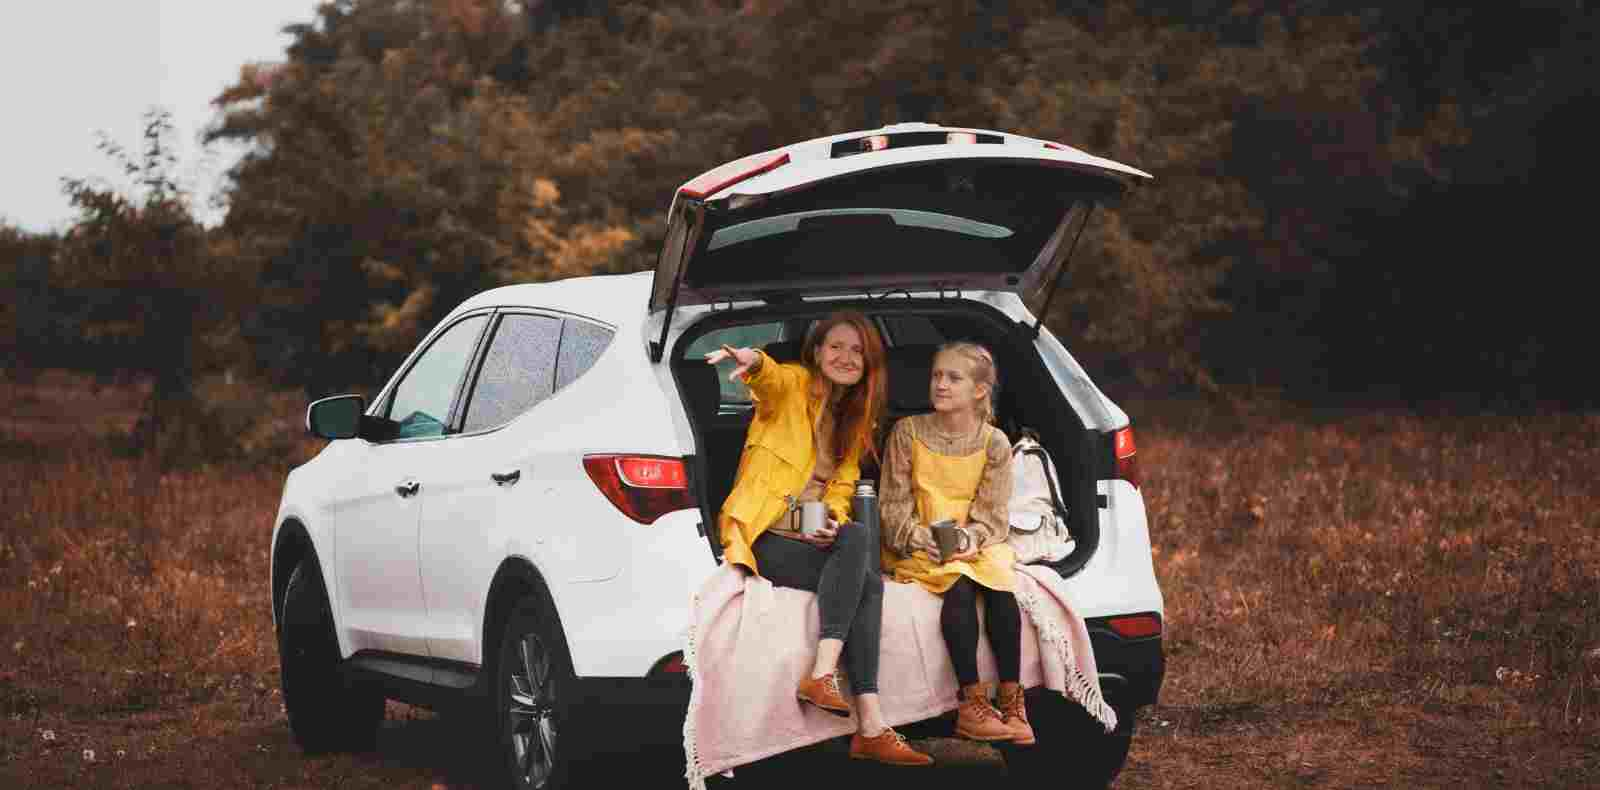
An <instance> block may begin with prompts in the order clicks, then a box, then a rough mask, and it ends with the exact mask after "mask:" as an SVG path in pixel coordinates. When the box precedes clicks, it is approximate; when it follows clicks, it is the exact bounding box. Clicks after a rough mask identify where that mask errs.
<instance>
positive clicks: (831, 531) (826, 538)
mask: <svg viewBox="0 0 1600 790" xmlns="http://www.w3.org/2000/svg"><path fill="white" fill-rule="evenodd" d="M838 538H839V522H837V521H834V520H833V519H831V518H830V519H828V522H827V523H826V524H823V525H822V528H821V529H819V530H817V534H815V535H811V536H809V537H808V536H807V535H806V534H805V533H804V532H802V533H800V539H801V540H803V541H805V542H807V543H810V544H811V545H813V546H816V547H817V548H819V549H827V548H832V547H833V542H834V541H835V540H837V539H838Z"/></svg>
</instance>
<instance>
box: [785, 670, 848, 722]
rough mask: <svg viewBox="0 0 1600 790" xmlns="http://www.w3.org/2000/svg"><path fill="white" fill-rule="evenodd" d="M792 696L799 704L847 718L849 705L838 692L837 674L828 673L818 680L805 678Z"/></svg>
mask: <svg viewBox="0 0 1600 790" xmlns="http://www.w3.org/2000/svg"><path fill="white" fill-rule="evenodd" d="M794 695H795V696H796V697H797V698H799V700H800V701H801V702H809V703H811V704H812V705H815V706H817V707H819V708H821V709H823V710H825V711H827V712H829V713H832V714H833V715H835V716H849V715H850V703H848V702H846V701H845V699H844V694H842V693H840V692H839V673H838V672H837V671H835V672H829V673H828V674H826V675H823V676H822V677H820V678H814V677H809V676H807V677H806V678H805V679H804V680H802V681H800V688H799V689H796V690H795V693H794Z"/></svg>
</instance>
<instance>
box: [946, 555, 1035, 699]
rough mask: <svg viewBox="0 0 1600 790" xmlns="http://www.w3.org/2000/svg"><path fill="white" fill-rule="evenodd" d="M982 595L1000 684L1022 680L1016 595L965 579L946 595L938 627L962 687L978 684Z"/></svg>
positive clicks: (1020, 619)
mask: <svg viewBox="0 0 1600 790" xmlns="http://www.w3.org/2000/svg"><path fill="white" fill-rule="evenodd" d="M980 594H981V595H982V596H983V608H984V615H985V617H984V618H983V631H984V633H986V634H988V635H989V647H990V648H992V649H993V650H994V663H995V669H996V670H997V671H998V672H999V673H1000V682H1002V683H1008V682H1009V683H1015V682H1017V680H1018V679H1019V678H1021V677H1022V612H1021V611H1019V610H1018V609H1017V596H1016V595H1015V594H1013V593H1009V592H1002V591H1000V590H991V589H989V588H988V587H984V586H983V585H981V584H978V583H977V582H975V581H973V580H971V579H969V578H967V577H965V576H962V577H961V578H960V579H958V580H957V581H956V583H955V585H954V586H952V587H951V588H950V589H948V590H946V591H945V593H944V608H943V609H941V610H939V627H940V629H941V630H942V631H944V644H945V647H947V648H949V650H950V663H952V664H955V665H956V680H957V681H959V682H960V683H961V686H962V687H963V688H965V687H967V686H970V685H972V684H974V683H977V682H978V596H979V595H980Z"/></svg>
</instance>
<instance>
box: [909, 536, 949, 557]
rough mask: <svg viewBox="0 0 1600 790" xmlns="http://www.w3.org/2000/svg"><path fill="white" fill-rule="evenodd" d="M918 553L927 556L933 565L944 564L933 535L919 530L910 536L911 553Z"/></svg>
mask: <svg viewBox="0 0 1600 790" xmlns="http://www.w3.org/2000/svg"><path fill="white" fill-rule="evenodd" d="M918 551H920V552H922V553H923V554H926V555H928V559H930V560H933V564H934V565H940V564H943V563H944V559H943V558H941V557H940V556H939V542H938V541H936V540H934V539H933V534H932V533H930V532H928V531H927V530H920V531H918V532H917V533H915V534H913V535H912V536H911V552H912V553H913V554H915V553H916V552H918Z"/></svg>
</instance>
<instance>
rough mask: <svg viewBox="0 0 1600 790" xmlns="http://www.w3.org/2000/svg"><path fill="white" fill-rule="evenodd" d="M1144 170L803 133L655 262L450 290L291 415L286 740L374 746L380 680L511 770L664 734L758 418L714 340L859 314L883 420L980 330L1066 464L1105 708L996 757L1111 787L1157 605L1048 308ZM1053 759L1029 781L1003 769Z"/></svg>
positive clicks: (1110, 446)
mask: <svg viewBox="0 0 1600 790" xmlns="http://www.w3.org/2000/svg"><path fill="white" fill-rule="evenodd" d="M1145 178H1148V176H1147V175H1146V174H1145V173H1142V172H1140V171H1138V170H1135V169H1133V168H1131V167H1127V166H1125V165H1122V164H1118V163H1116V162H1112V161H1109V160H1105V159H1100V158H1098V157H1094V156H1090V155H1088V154H1085V153H1083V152H1081V151H1078V150H1076V149H1073V148H1069V147H1066V146H1063V145H1060V144H1057V143H1053V142H1047V141H1041V140H1037V139H1031V138H1026V137H1020V136H1016V135H1010V134H1003V133H998V132H990V131H984V130H976V129H950V128H944V127H938V126H931V125H927V124H900V125H895V126H889V127H886V128H882V129H877V130H873V131H868V132H855V133H850V134H843V135H836V136H832V137H826V138H819V139H816V140H809V141H806V142H802V143H796V144H794V145H790V146H787V147H784V148H780V149H776V150H773V151H768V152H765V153H762V154H757V155H754V156H750V157H746V158H744V159H740V160H737V161H735V162H731V163H729V164H726V165H723V166H721V167H718V168H715V169H713V170H711V171H709V172H707V173H705V174H703V175H701V176H699V177H697V178H695V179H693V180H691V181H689V182H688V183H687V184H685V185H684V186H683V187H681V188H680V189H679V190H678V191H677V193H676V194H675V195H674V196H673V200H672V205H671V211H670V225H669V229H668V234H667V241H666V244H665V248H664V249H663V250H662V252H661V257H660V260H659V265H658V267H657V268H656V270H655V271H654V272H653V273H648V272H647V273H640V274H632V275H617V276H601V277H585V278H575V279H569V280H563V281H559V282H550V283H542V284H532V285H515V286H509V287H504V288H496V289H494V290H491V291H487V292H485V293H482V294H479V295H477V296H475V297H473V298H471V299H468V300H467V301H466V302H465V303H464V304H462V305H460V306H459V307H457V308H456V309H455V310H454V311H452V312H451V313H450V315H449V316H448V317H446V318H445V319H444V321H442V322H441V323H440V324H439V325H438V326H437V327H435V328H434V329H433V331H431V332H430V333H429V334H428V336H427V337H426V339H424V340H423V342H422V343H421V344H420V345H419V346H418V347H417V349H416V350H415V351H413V352H412V354H411V355H410V357H409V358H408V359H407V360H406V361H405V364H403V365H402V366H401V367H400V369H399V371H398V372H397V373H396V374H395V375H394V377H393V378H392V379H391V380H390V381H389V382H388V384H387V385H385V386H384V387H383V389H382V390H381V391H379V393H378V395H377V397H376V398H374V399H373V400H372V402H371V403H370V404H369V403H367V402H366V401H365V400H364V399H363V398H362V397H361V396H358V395H344V396H339V397H334V398H326V399H323V400H319V401H317V402H315V403H313V404H311V406H310V408H309V409H308V411H307V415H306V421H307V428H308V429H309V430H310V431H311V432H313V433H315V434H316V435H319V436H322V437H325V438H328V439H331V440H333V441H331V442H330V443H329V444H328V445H327V447H326V448H324V449H323V450H322V452H321V453H319V454H318V455H317V456H316V457H315V458H313V459H312V460H311V461H309V462H307V463H306V464H304V465H303V466H300V467H298V468H296V469H294V470H293V471H291V472H290V473H289V476H288V480H287V482H286V483H285V485H284V491H283V499H282V503H281V504H280V506H279V510H278V513H277V517H276V521H275V525H274V530H273V535H272V570H271V584H272V601H273V617H274V621H275V623H276V624H277V630H278V639H279V654H280V661H281V666H282V675H283V693H284V698H285V703H286V706H287V709H288V714H289V725H290V727H291V729H292V730H293V733H294V736H295V738H296V740H297V741H298V742H299V743H300V744H301V745H302V746H303V747H304V748H306V749H307V750H311V751H322V750H330V749H360V748H364V747H367V746H370V744H371V742H372V739H373V737H374V732H375V730H376V725H377V723H378V721H379V719H380V718H381V717H382V715H383V700H384V698H385V697H390V698H396V699H401V700H404V701H407V702H411V703H414V704H421V705H425V706H431V707H455V706H457V705H458V704H459V705H464V706H466V710H468V711H471V712H473V713H472V716H473V717H474V720H476V721H481V722H483V723H485V724H486V725H488V726H489V727H490V728H492V732H493V736H492V737H491V738H486V739H484V740H485V742H488V743H492V744H493V747H494V749H495V750H496V752H497V756H496V761H495V764H496V765H497V766H503V772H502V776H501V781H503V782H506V783H509V784H510V785H512V786H518V787H539V786H556V785H559V784H561V783H562V782H563V781H564V779H565V777H566V766H567V765H568V764H569V763H570V762H571V761H572V760H573V758H574V757H575V756H577V755H586V754H589V753H590V752H589V751H588V747H590V746H591V745H593V744H595V743H596V742H598V741H600V740H602V739H598V738H587V737H585V736H586V735H588V734H590V733H591V732H592V730H591V728H592V727H593V726H594V722H599V721H606V722H616V721H622V720H626V721H629V722H633V723H638V724H640V725H641V726H644V727H646V728H649V727H655V728H657V730H656V734H657V737H658V738H659V739H660V740H666V741H674V740H676V739H677V738H678V737H679V733H680V732H681V725H682V721H683V714H684V709H685V706H686V704H687V700H688V681H687V675H686V673H685V672H684V671H683V669H684V667H683V663H682V654H681V649H682V647H683V643H684V636H685V629H686V625H687V623H688V612H689V605H690V600H691V597H692V595H693V593H694V592H695V591H696V590H697V589H698V588H699V587H700V585H701V583H702V582H703V581H704V579H705V578H706V577H707V576H708V575H709V574H710V573H711V572H712V570H713V569H714V568H715V567H716V564H717V562H718V560H719V556H718V555H719V552H720V546H719V544H718V541H717V540H716V539H715V535H714V534H712V530H709V529H708V528H707V525H711V524H715V523H716V512H717V510H718V508H719V507H720V505H721V503H722V500H723V498H724V497H725V496H726V495H727V493H728V490H729V488H730V487H731V485H732V479H733V474H734V471H735V468H736V466H737V464H738V461H739V454H740V451H741V450H742V448H743V445H744V436H745V430H746V428H747V427H748V425H749V422H750V418H751V404H750V402H749V400H748V393H747V392H745V391H744V390H743V389H742V387H740V386H739V385H737V384H735V383H732V382H729V381H728V380H727V378H726V376H720V375H718V372H717V370H716V369H714V368H712V367H711V366H708V365H706V364H705V363H704V362H703V361H702V354H703V353H704V352H705V351H707V350H710V349H713V348H716V347H717V346H718V345H719V344H722V343H731V344H734V345H765V346H766V348H767V350H768V351H769V353H772V354H773V355H774V356H775V357H776V358H779V359H780V360H782V359H785V358H790V359H792V358H795V357H797V356H798V348H797V347H796V346H797V344H798V343H799V340H798V339H799V338H801V337H803V336H804V332H805V329H806V327H807V325H808V324H809V322H811V321H814V320H816V319H818V318H820V317H822V316H824V315H826V314H827V313H828V312H830V311H832V310H835V309H838V308H842V307H851V308H855V309H858V310H861V311H863V312H865V313H866V314H867V315H868V316H869V317H870V318H871V319H872V320H873V321H875V322H876V323H877V325H878V327H879V329H880V330H881V332H882V334H883V336H884V338H885V341H886V343H887V346H888V359H889V363H888V364H889V375H890V379H889V384H890V390H889V394H890V397H889V409H890V414H889V417H890V419H889V422H890V423H892V421H893V420H894V419H897V418H899V417H902V416H905V415H907V414H914V413H917V412H922V411H928V410H929V409H930V406H929V404H928V401H927V393H928V366H929V364H930V362H931V358H932V351H933V349H934V347H935V346H936V345H937V344H938V343H940V342H944V341H947V340H953V339H975V340H979V341H981V342H984V343H986V344H987V345H988V346H989V347H990V348H992V349H993V350H994V352H995V355H996V357H997V359H998V362H999V367H1000V371H1001V375H1002V388H1001V394H1000V398H999V402H998V404H997V406H998V413H999V419H1000V421H1001V422H1002V425H1003V427H1006V428H1007V429H1008V433H1010V434H1011V435H1012V436H1016V435H1017V433H1016V432H1017V431H1018V430H1019V429H1020V428H1022V427H1027V428H1031V429H1033V430H1034V431H1036V432H1037V433H1038V434H1039V436H1040V440H1041V442H1042V444H1043V445H1044V446H1045V448H1046V449H1047V450H1048V451H1049V452H1050V454H1051V455H1052V457H1053V458H1054V459H1055V461H1056V463H1057V465H1058V467H1059V468H1060V470H1061V475H1062V477H1063V480H1062V484H1063V489H1064V491H1063V496H1064V497H1065V498H1066V499H1067V506H1068V512H1069V520H1070V522H1071V528H1072V531H1073V533H1074V537H1075V538H1076V550H1075V551H1074V553H1073V554H1072V555H1071V556H1069V557H1068V558H1067V559H1066V560H1064V561H1062V562H1061V563H1059V564H1058V565H1057V566H1056V568H1057V570H1058V571H1059V572H1060V573H1061V574H1062V576H1064V577H1065V578H1066V579H1067V583H1068V586H1069V587H1070V588H1071V591H1072V594H1073V602H1074V604H1075V605H1076V607H1077V610H1078V612H1079V613H1080V614H1081V615H1083V616H1084V617H1085V618H1087V619H1088V622H1089V626H1090V633H1091V636H1092V638H1093V642H1094V646H1095V653H1096V659H1097V661H1098V665H1099V669H1100V671H1101V673H1102V674H1101V678H1100V680H1101V683H1102V686H1103V687H1104V690H1105V692H1106V695H1107V697H1108V699H1109V700H1110V701H1111V703H1112V705H1113V706H1114V707H1115V708H1116V709H1117V711H1118V718H1119V720H1120V721H1121V722H1122V725H1121V726H1120V728H1119V730H1118V731H1117V732H1115V733H1112V734H1111V735H1109V736H1107V735H1102V734H1100V733H1098V732H1097V731H1093V730H1091V729H1090V728H1089V727H1087V726H1086V724H1087V721H1088V720H1087V717H1085V716H1081V715H1078V712H1077V711H1076V709H1075V708H1072V707H1071V706H1067V705H1065V704H1057V703H1060V698H1059V697H1056V698H1055V699H1054V700H1051V699H1047V698H1044V697H1039V698H1038V699H1035V700H1033V702H1031V703H1030V709H1031V710H1032V712H1033V716H1034V718H1035V720H1036V721H1035V726H1036V729H1038V731H1039V736H1040V738H1041V739H1042V740H1043V741H1044V742H1045V743H1047V744H1048V743H1050V742H1051V741H1052V740H1054V741H1056V742H1057V743H1059V744H1061V747H1060V748H1061V749H1068V750H1072V751H1073V752H1075V754H1071V755H1064V754H1063V752H1061V751H1060V750H1050V749H1041V748H1036V749H1027V750H1020V749H1019V750H1015V751H1013V752H1008V753H1007V760H1008V765H1009V767H1010V768H1012V769H1013V770H1012V771H1011V774H1012V775H1014V776H1022V777H1027V776H1030V775H1036V774H1035V773H1034V770H1035V769H1037V770H1038V771H1039V773H1038V774H1037V775H1039V776H1041V777H1042V776H1050V777H1051V778H1053V779H1054V780H1055V781H1060V780H1061V779H1062V778H1064V776H1073V777H1076V778H1080V779H1087V780H1091V781H1101V782H1103V781H1109V780H1110V779H1111V778H1112V777H1114V776H1115V774H1116V772H1117V770H1118V769H1119V768H1120V767H1121V765H1122V763H1123V761H1124V759H1125V757H1126V754H1127V749H1128V740H1129V737H1130V736H1131V733H1132V726H1133V721H1134V716H1133V715H1132V712H1133V710H1134V709H1135V708H1137V707H1138V706H1141V705H1146V704H1150V703H1152V702H1154V701H1155V699H1156V695H1157V692H1158V690H1159V688H1160V685H1161V678H1162V671H1163V662H1162V650H1161V630H1162V612H1163V605H1162V598H1161V591H1160V588H1159V587H1158V585H1157V583H1156V579H1155V575H1154V572H1153V569H1152V566H1151V557H1150V543H1149V534H1148V531H1147V528H1146V522H1145V507H1144V499H1143V497H1142V496H1141V494H1140V491H1139V478H1138V473H1137V467H1136V465H1135V463H1134V462H1135V456H1134V451H1133V437H1132V432H1131V429H1130V428H1129V422H1128V417H1127V415H1126V414H1124V413H1123V412H1122V410H1121V409H1119V408H1118V407H1117V406H1116V404H1114V403H1112V402H1111V401H1110V400H1108V399H1107V398H1106V397H1105V396H1104V395H1103V394H1102V393H1101V392H1100V391H1099V389H1098V388H1096V387H1095V385H1094V384H1093V382H1091V381H1090V380H1089V377H1088V376H1087V375H1086V374H1085V373H1084V371H1083V369H1082V368H1081V367H1080V366H1079V365H1078V364H1077V362H1075V361H1074V360H1073V358H1072V356H1071V355H1069V354H1068V353H1067V350H1066V349H1065V348H1063V347H1062V345H1061V343H1060V342H1059V341H1058V340H1057V339H1056V338H1055V337H1054V336H1053V335H1052V334H1051V332H1050V331H1049V330H1048V329H1046V328H1044V327H1043V326H1042V325H1041V322H1040V319H1039V318H1038V316H1039V315H1043V314H1044V312H1045V310H1046V308H1047V306H1048V302H1049V301H1050V299H1051V296H1052V294H1053V293H1054V292H1055V290H1056V289H1057V288H1058V287H1059V285H1060V282H1061V281H1062V279H1063V272H1064V270H1065V268H1066V267H1065V263H1066V260H1067V258H1068V257H1069V256H1070V251H1071V249H1072V247H1073V246H1074V244H1075V243H1076V240H1077V238H1078V235H1079V233H1080V232H1081V231H1082V229H1083V226H1084V225H1085V223H1086V222H1087V220H1088V217H1089V214H1090V212H1091V210H1092V208H1093V207H1094V206H1095V205H1097V204H1103V203H1105V202H1106V201H1107V200H1110V199H1114V198H1116V197H1117V196H1118V195H1120V194H1121V193H1122V192H1123V191H1124V190H1125V189H1126V188H1127V187H1128V186H1129V185H1130V184H1132V183H1133V182H1136V181H1139V180H1142V179H1145ZM1029 303H1033V304H1035V305H1039V306H1038V309H1037V312H1034V311H1030V309H1029V306H1028V304H1029ZM881 428H882V429H883V430H885V431H887V429H888V428H889V426H888V425H884V426H881ZM864 474H866V475H868V476H871V475H874V474H875V470H872V469H870V468H869V469H867V470H864ZM619 706H621V707H619ZM480 714H481V715H480ZM619 714H620V715H619ZM925 726H926V727H932V728H937V726H938V723H937V722H932V723H928V724H926V725H925ZM912 731H913V732H914V731H915V727H914V726H913V727H912ZM605 735H606V736H607V737H606V738H605V739H603V740H605V741H607V742H615V741H616V740H617V735H618V734H617V733H616V732H613V731H607V732H606V733H605ZM645 735H648V732H645ZM1052 752H1053V753H1054V754H1053V756H1050V759H1051V760H1052V765H1051V766H1049V767H1048V770H1046V768H1047V766H1043V765H1036V766H1028V767H1024V765H1023V763H1026V762H1027V761H1029V760H1041V759H1043V758H1044V757H1045V756H1049V755H1051V753H1052ZM1018 769H1021V770H1018Z"/></svg>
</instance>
